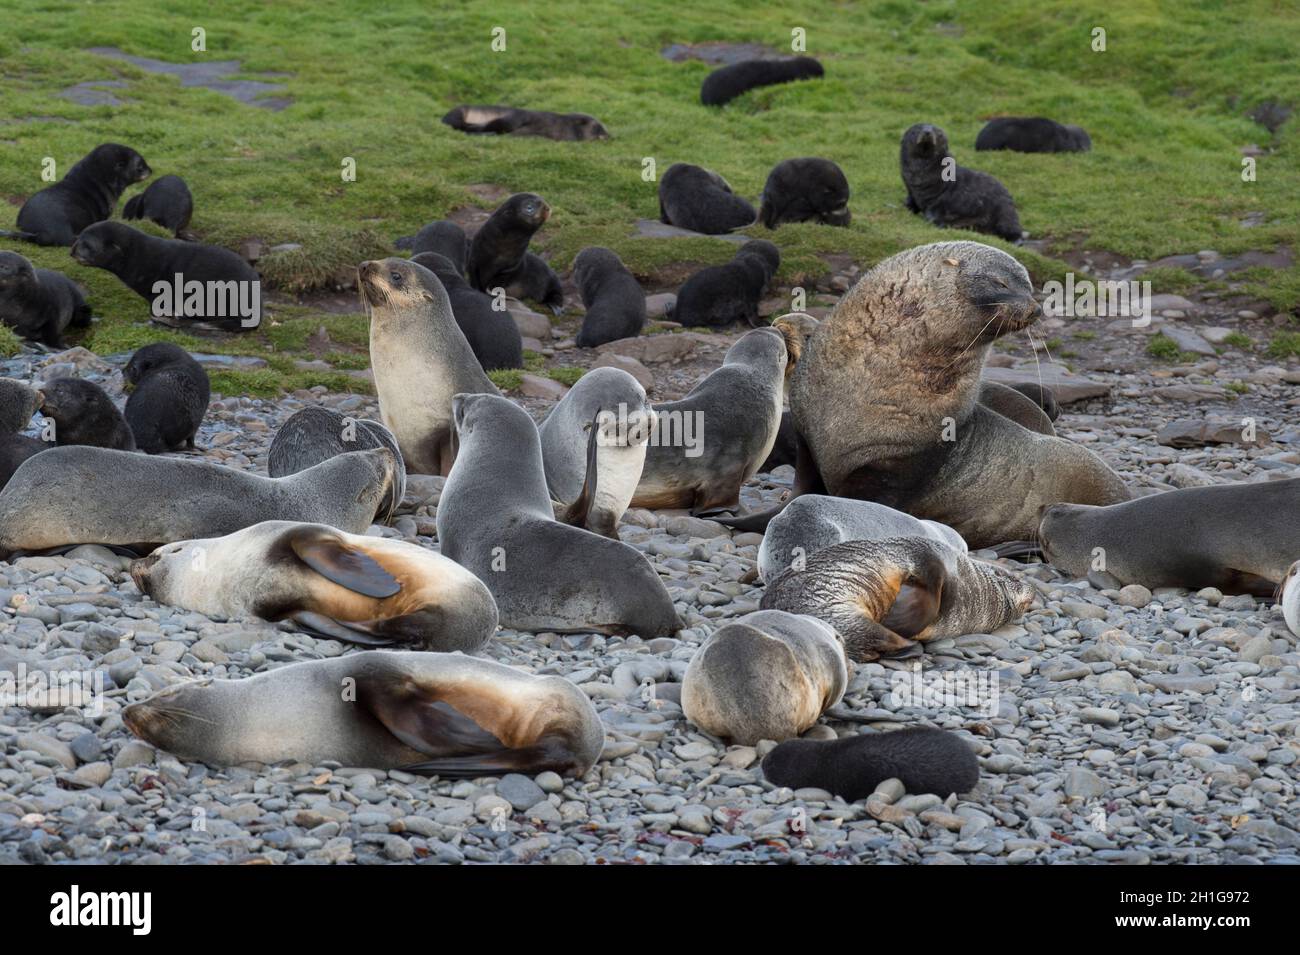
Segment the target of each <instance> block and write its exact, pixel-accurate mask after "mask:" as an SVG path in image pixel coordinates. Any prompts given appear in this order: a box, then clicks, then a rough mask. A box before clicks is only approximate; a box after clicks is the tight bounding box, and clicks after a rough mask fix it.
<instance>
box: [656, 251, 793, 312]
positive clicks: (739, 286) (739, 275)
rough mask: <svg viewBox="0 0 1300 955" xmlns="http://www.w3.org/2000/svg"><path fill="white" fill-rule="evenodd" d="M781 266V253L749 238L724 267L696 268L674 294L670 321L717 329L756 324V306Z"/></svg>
mask: <svg viewBox="0 0 1300 955" xmlns="http://www.w3.org/2000/svg"><path fill="white" fill-rule="evenodd" d="M780 267H781V251H780V249H778V248H777V247H776V246H775V245H773V244H772V243H771V242H768V241H767V240H766V239H750V240H749V241H748V242H746V243H745V244H744V245H742V246H741V247H740V248H739V249H738V250H737V251H736V256H735V258H733V259H732V260H731V261H730V262H728V263H727V264H725V265H710V266H708V267H706V268H703V269H700V270H699V271H698V272H696V273H695V274H694V275H692V276H691V277H690V278H688V279H687V280H686V281H685V282H683V283H682V287H681V289H680V290H678V292H677V304H676V305H674V306H673V311H672V316H671V317H672V320H673V321H674V322H680V323H681V324H683V325H707V326H710V327H713V328H721V327H723V326H726V325H731V324H733V323H735V322H744V323H745V324H746V325H750V326H754V325H757V324H758V303H759V301H760V300H761V299H762V298H763V292H764V291H765V290H766V289H767V283H768V282H770V281H771V280H772V276H774V275H775V274H776V270H777V269H779V268H780Z"/></svg>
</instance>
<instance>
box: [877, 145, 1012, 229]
mask: <svg viewBox="0 0 1300 955" xmlns="http://www.w3.org/2000/svg"><path fill="white" fill-rule="evenodd" d="M899 156H900V159H899V161H900V165H901V166H902V170H903V185H904V186H905V187H906V188H907V208H908V209H909V210H910V211H912V212H915V213H917V214H920V215H924V216H925V218H926V219H927V220H928V221H929V222H932V223H934V224H935V225H937V226H939V227H941V228H946V229H972V230H974V231H975V232H987V233H989V234H990V235H996V236H1000V237H1001V238H1003V239H1006V240H1007V241H1008V242H1015V241H1016V240H1017V239H1019V238H1020V237H1021V235H1022V231H1023V230H1022V229H1021V228H1020V217H1019V215H1018V214H1017V213H1016V204H1015V201H1014V200H1013V199H1012V198H1011V193H1009V192H1007V187H1006V186H1004V185H1002V183H1000V182H998V180H996V179H994V178H993V177H992V176H990V175H989V174H988V173H986V172H979V171H977V170H974V169H967V168H966V167H965V166H958V165H957V164H956V160H954V159H953V158H952V155H951V154H950V153H949V152H948V137H947V136H946V135H945V134H944V131H943V130H942V129H940V128H939V127H938V126H931V125H930V124H929V123H917V124H916V125H915V126H913V127H912V128H911V129H909V130H908V131H907V132H906V133H904V134H903V143H902V146H901V147H900V149H899Z"/></svg>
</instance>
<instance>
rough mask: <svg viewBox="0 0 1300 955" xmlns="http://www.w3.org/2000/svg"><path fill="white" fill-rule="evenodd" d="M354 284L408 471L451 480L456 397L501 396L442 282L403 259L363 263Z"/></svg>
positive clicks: (382, 403) (383, 407) (384, 412)
mask: <svg viewBox="0 0 1300 955" xmlns="http://www.w3.org/2000/svg"><path fill="white" fill-rule="evenodd" d="M357 284H358V286H359V287H360V289H361V296H362V299H363V300H364V301H365V303H366V310H367V311H368V312H369V313H370V363H371V367H372V368H373V369H374V374H375V392H376V394H377V395H378V396H379V415H380V417H381V418H382V419H383V422H384V425H385V426H386V427H387V428H388V430H389V431H391V432H392V433H393V437H395V438H397V444H398V447H400V448H401V449H402V458H403V460H405V462H406V469H407V470H408V471H409V472H411V473H413V474H447V473H449V472H450V471H451V462H452V460H453V459H454V457H455V452H454V451H453V450H452V443H451V442H452V434H453V432H454V430H455V425H454V424H453V423H452V415H451V399H452V396H453V395H455V394H460V393H483V394H492V395H494V394H499V392H498V391H497V387H496V385H494V384H492V380H491V379H490V378H488V376H487V374H486V373H484V371H483V368H482V366H481V365H479V363H478V359H477V358H475V357H474V351H473V349H471V348H470V346H469V342H468V341H466V340H465V336H464V334H462V333H461V331H460V329H459V328H458V327H457V325H456V320H455V317H454V316H453V313H452V310H451V301H450V299H448V297H447V292H446V290H445V289H444V288H443V287H442V283H441V282H439V281H438V277H437V276H436V275H434V274H433V273H432V272H430V271H429V270H428V269H426V268H424V266H422V265H419V264H418V263H414V262H410V261H407V260H406V259H398V258H392V259H380V260H377V261H373V262H362V263H361V265H360V266H358V268H357Z"/></svg>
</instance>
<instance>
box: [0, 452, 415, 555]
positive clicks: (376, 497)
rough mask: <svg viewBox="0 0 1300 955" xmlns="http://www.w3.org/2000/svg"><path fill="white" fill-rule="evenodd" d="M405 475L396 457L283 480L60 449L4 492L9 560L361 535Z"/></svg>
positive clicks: (0, 550)
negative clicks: (242, 533) (292, 526)
mask: <svg viewBox="0 0 1300 955" xmlns="http://www.w3.org/2000/svg"><path fill="white" fill-rule="evenodd" d="M395 467H396V463H395V461H394V459H393V455H392V454H391V453H389V452H388V451H386V450H382V449H380V450H374V451H354V452H352V453H351V454H343V455H339V456H338V457H336V458H331V459H330V460H328V461H325V462H324V463H322V464H318V465H316V467H314V468H309V469H308V470H306V471H302V472H300V473H298V474H295V475H293V476H292V477H286V478H279V479H278V480H277V479H274V478H266V477H260V476H259V475H256V474H250V473H248V472H247V471H240V470H237V469H235V468H228V467H222V466H220V465H217V464H212V463H211V462H209V461H192V460H186V459H184V458H168V457H152V456H150V455H145V454H133V453H131V452H128V451H112V450H109V449H107V448H87V447H70V448H51V449H50V450H49V451H45V452H43V453H41V454H38V455H36V456H35V457H34V458H32V459H31V460H29V461H27V462H25V463H24V464H23V465H22V467H20V468H19V469H18V471H17V473H16V474H14V476H13V478H12V479H11V480H10V481H9V484H8V486H6V487H5V489H4V491H3V492H0V556H3V555H4V554H8V553H11V552H13V551H16V550H23V551H40V550H49V549H51V548H55V547H64V546H66V545H68V544H108V545H118V546H123V547H129V548H131V549H132V550H135V551H136V552H138V553H147V552H148V551H152V550H155V549H156V548H158V547H159V546H161V545H163V544H169V543H172V542H173V541H181V540H189V539H191V538H197V537H221V536H222V535H224V534H231V533H233V532H235V531H237V530H242V529H243V528H245V527H250V526H252V525H253V524H260V523H261V522H262V521H274V520H293V521H303V522H305V523H315V524H329V525H330V526H332V527H337V528H339V529H341V530H344V531H347V532H348V533H353V534H360V533H363V532H364V531H365V530H366V528H368V527H369V526H370V524H371V523H372V522H373V521H374V519H375V512H376V511H377V510H378V509H379V506H380V504H382V503H383V501H384V500H385V499H386V498H387V497H388V495H389V493H390V492H391V489H392V485H393V480H394V471H395Z"/></svg>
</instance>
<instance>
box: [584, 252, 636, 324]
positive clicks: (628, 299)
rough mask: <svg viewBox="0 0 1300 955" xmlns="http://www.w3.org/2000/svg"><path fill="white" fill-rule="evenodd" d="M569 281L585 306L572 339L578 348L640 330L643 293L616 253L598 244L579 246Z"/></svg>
mask: <svg viewBox="0 0 1300 955" xmlns="http://www.w3.org/2000/svg"><path fill="white" fill-rule="evenodd" d="M573 283H574V284H575V285H577V286H578V291H579V293H581V295H582V304H583V306H584V307H585V308H586V309H587V314H586V315H584V316H583V319H582V328H581V329H579V330H578V337H577V338H576V339H575V341H576V342H577V345H578V347H579V348H595V347H596V346H597V345H603V344H605V343H606V342H612V341H617V340H618V339H620V338H635V337H636V336H637V335H640V334H641V329H642V328H643V327H644V326H645V315H646V310H645V293H644V292H642V291H641V285H640V283H638V282H637V280H636V277H635V276H633V275H632V273H631V272H629V271H628V270H627V266H625V265H624V264H623V262H622V260H621V259H619V257H618V256H617V255H615V254H614V253H613V252H611V251H610V250H609V249H602V248H599V247H593V248H588V249H583V250H582V251H581V252H579V253H578V257H577V258H576V259H574V260H573Z"/></svg>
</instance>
